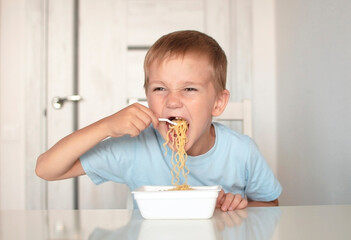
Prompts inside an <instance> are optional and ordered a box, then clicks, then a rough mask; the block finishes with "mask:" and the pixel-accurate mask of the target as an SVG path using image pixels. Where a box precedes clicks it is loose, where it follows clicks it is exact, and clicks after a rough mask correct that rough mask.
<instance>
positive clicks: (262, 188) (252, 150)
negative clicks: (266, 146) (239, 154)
mask: <svg viewBox="0 0 351 240" xmlns="http://www.w3.org/2000/svg"><path fill="white" fill-rule="evenodd" d="M245 175H246V181H247V184H246V189H245V193H246V195H247V197H248V198H249V199H251V200H254V201H266V202H267V201H273V200H275V199H277V198H278V197H279V196H280V194H281V192H282V187H281V185H280V183H279V181H278V180H277V179H276V177H275V176H274V174H273V172H272V170H271V168H270V167H269V165H268V164H267V162H266V160H265V159H264V158H263V156H262V154H261V153H260V152H259V150H258V148H257V146H256V144H255V143H254V142H253V141H252V140H250V147H249V153H248V159H247V163H246V174H245Z"/></svg>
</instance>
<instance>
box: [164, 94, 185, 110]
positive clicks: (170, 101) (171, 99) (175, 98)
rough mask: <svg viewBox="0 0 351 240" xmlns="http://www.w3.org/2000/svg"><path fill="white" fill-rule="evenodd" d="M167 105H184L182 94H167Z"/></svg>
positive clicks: (170, 106)
mask: <svg viewBox="0 0 351 240" xmlns="http://www.w3.org/2000/svg"><path fill="white" fill-rule="evenodd" d="M166 106H167V107H168V108H179V107H181V106H182V101H181V97H180V94H179V93H177V92H170V93H169V94H168V95H167V101H166Z"/></svg>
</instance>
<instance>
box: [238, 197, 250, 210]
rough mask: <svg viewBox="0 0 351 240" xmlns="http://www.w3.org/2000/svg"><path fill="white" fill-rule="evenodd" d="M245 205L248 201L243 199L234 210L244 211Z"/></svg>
mask: <svg viewBox="0 0 351 240" xmlns="http://www.w3.org/2000/svg"><path fill="white" fill-rule="evenodd" d="M247 204H248V201H247V200H246V199H245V198H243V199H242V200H241V202H240V203H239V205H238V206H237V207H236V209H244V208H246V207H247Z"/></svg>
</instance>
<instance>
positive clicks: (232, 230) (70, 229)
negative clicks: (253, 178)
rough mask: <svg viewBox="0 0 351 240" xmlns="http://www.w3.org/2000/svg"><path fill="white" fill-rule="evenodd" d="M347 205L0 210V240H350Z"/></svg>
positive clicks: (348, 206)
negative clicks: (180, 212)
mask: <svg viewBox="0 0 351 240" xmlns="http://www.w3.org/2000/svg"><path fill="white" fill-rule="evenodd" d="M350 216H351V205H345V206H295V207H272V208H247V209H245V210H240V211H233V212H221V211H220V210H216V211H215V213H214V216H213V217H212V218H211V219H207V220H145V219H143V218H142V217H141V215H140V212H139V211H137V210H135V211H133V210H112V209H111V210H52V211H44V210H43V211H15V210H8V211H6V210H3V211H0V239H91V240H98V239H99V240H108V239H139V240H145V239H153V240H155V239H156V240H157V239H177V240H179V239H182V240H185V239H203V240H206V239H209V240H212V239H262V240H265V239H351V227H350V226H351V224H350V223H351V220H350Z"/></svg>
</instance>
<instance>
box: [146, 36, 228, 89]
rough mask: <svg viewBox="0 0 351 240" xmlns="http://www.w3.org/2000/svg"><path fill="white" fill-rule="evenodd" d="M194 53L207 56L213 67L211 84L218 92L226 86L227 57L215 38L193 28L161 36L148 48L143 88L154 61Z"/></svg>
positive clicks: (147, 80) (147, 81)
mask: <svg viewBox="0 0 351 240" xmlns="http://www.w3.org/2000/svg"><path fill="white" fill-rule="evenodd" d="M187 53H196V54H199V55H200V56H205V57H207V58H208V60H209V63H210V64H211V66H212V68H213V73H214V76H213V84H214V87H215V89H216V92H217V93H219V92H221V91H223V90H225V88H226V78H227V58H226V55H225V53H224V51H223V50H222V48H221V47H220V46H219V44H218V43H217V41H216V40H214V39H213V38H212V37H210V36H208V35H206V34H204V33H201V32H198V31H193V30H185V31H176V32H172V33H169V34H167V35H164V36H162V37H161V38H160V39H158V40H157V41H156V42H155V43H154V44H153V45H152V46H151V48H150V49H149V50H148V52H147V54H146V56H145V61H144V73H145V79H144V88H145V90H147V87H148V83H149V69H150V66H151V64H153V63H154V62H158V63H161V62H162V61H163V60H164V59H165V58H167V57H170V56H183V57H184V56H185V55H186V54H187Z"/></svg>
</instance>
